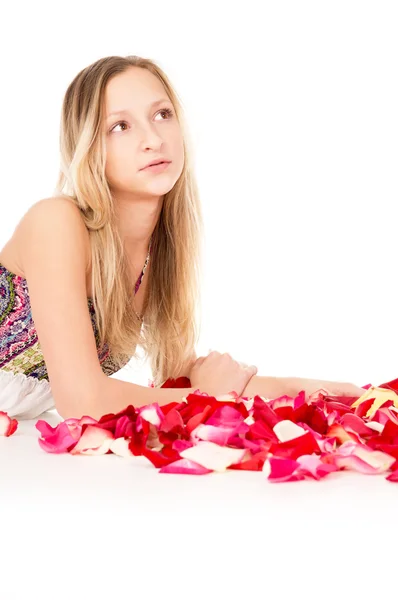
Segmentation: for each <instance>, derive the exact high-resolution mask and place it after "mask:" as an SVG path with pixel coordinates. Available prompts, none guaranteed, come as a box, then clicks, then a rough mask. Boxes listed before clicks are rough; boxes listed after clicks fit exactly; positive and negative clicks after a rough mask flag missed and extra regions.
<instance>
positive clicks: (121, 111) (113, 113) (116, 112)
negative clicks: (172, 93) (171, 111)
mask: <svg viewBox="0 0 398 600" xmlns="http://www.w3.org/2000/svg"><path fill="white" fill-rule="evenodd" d="M163 102H171V100H170V99H169V98H160V99H159V100H155V102H152V104H151V108H152V107H153V106H157V105H158V104H163ZM129 114H130V111H129V110H127V109H126V108H122V109H121V110H115V111H113V112H111V113H109V115H108V116H107V117H106V118H107V119H110V117H114V116H115V115H129Z"/></svg>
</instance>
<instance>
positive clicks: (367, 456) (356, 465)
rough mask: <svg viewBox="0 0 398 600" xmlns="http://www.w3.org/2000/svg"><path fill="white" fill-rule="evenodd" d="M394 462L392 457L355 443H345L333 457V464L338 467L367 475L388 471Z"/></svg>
mask: <svg viewBox="0 0 398 600" xmlns="http://www.w3.org/2000/svg"><path fill="white" fill-rule="evenodd" d="M394 462H395V458H394V457H393V456H390V455H389V454H386V453H385V452H381V451H380V450H372V449H371V448H367V447H366V446H364V445H363V444H356V443H355V442H345V443H344V444H342V445H341V446H340V448H339V449H338V452H337V454H336V455H335V456H334V464H336V465H337V466H338V467H340V468H341V467H346V468H348V469H351V470H353V471H359V472H360V473H366V474H369V475H372V474H377V473H384V472H385V471H388V469H389V468H390V467H391V465H392V464H394Z"/></svg>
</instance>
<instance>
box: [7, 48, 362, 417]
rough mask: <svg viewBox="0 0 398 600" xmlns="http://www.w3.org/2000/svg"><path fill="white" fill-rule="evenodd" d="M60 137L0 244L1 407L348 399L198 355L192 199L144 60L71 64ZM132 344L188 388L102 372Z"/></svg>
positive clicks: (164, 92)
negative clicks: (38, 194)
mask: <svg viewBox="0 0 398 600" xmlns="http://www.w3.org/2000/svg"><path fill="white" fill-rule="evenodd" d="M60 146H61V147H60V151H61V170H60V174H59V178H58V181H57V186H56V189H55V193H54V196H53V197H50V198H45V199H43V200H40V201H38V202H36V203H35V204H34V205H33V206H31V207H30V209H29V210H28V211H27V212H26V213H25V215H24V216H23V218H22V219H21V221H20V222H19V223H18V225H17V227H16V229H15V231H14V233H13V236H12V238H11V239H10V240H9V241H8V242H7V244H6V245H5V246H4V247H3V249H2V250H1V252H0V410H4V411H7V412H8V414H9V415H10V416H17V417H19V418H34V417H36V416H37V415H39V414H41V413H42V412H43V411H45V410H48V409H49V408H52V407H54V406H55V408H56V409H57V410H58V412H59V413H60V415H61V416H62V417H64V418H68V417H71V416H74V417H80V416H82V415H90V416H92V417H94V418H98V417H100V416H101V415H103V414H106V413H109V412H117V411H119V410H122V409H123V408H125V407H126V406H127V405H128V404H133V405H135V406H139V405H144V404H149V403H151V402H154V401H157V402H159V404H164V403H167V402H170V401H179V400H180V399H181V397H182V396H186V395H187V394H189V393H190V392H193V391H194V390H195V389H198V388H199V389H200V390H201V391H205V392H207V393H210V394H214V395H219V394H223V393H227V392H229V391H232V390H235V391H236V392H237V393H239V394H241V395H245V396H253V395H255V394H260V395H262V396H265V397H276V396H277V395H281V394H284V393H288V394H290V395H292V394H295V393H298V392H299V391H300V390H301V389H304V390H306V391H307V392H308V393H311V392H313V391H315V390H317V389H319V388H322V387H326V388H327V389H328V390H329V391H330V392H331V393H340V394H348V395H353V396H360V395H361V393H362V391H363V390H362V389H361V388H358V387H357V386H355V385H352V384H339V383H333V382H324V381H317V380H301V379H296V378H293V379H291V378H284V379H278V378H273V377H257V376H255V373H256V371H257V369H256V367H254V366H248V365H245V364H244V363H239V362H237V361H235V360H233V359H232V357H231V356H230V355H229V354H220V353H219V352H216V351H214V352H211V353H210V354H209V355H208V356H207V357H200V358H199V359H197V357H196V353H195V344H196V343H197V341H198V335H199V319H198V309H199V308H200V303H199V297H200V283H201V256H202V246H201V243H202V231H203V222H202V213H201V206H200V201H199V193H198V187H197V184H196V180H195V176H194V168H193V164H192V161H191V152H190V149H189V145H188V136H187V128H186V126H185V123H184V116H183V111H182V108H181V105H180V103H179V101H178V97H177V94H176V92H175V91H174V90H173V87H172V85H171V83H170V81H169V79H168V78H167V76H166V74H165V73H164V72H163V71H162V70H161V69H160V68H159V66H157V65H156V64H155V63H154V62H153V61H151V60H148V59H145V58H140V57H137V56H128V57H119V56H110V57H106V58H103V59H100V60H98V61H96V62H95V63H93V64H91V65H89V66H88V67H86V68H85V69H83V70H82V71H81V72H80V73H78V75H77V76H76V77H75V78H74V80H73V81H72V82H71V83H70V85H69V87H68V88H67V90H66V93H65V97H64V101H63V106H62V117H61V132H60ZM148 165H149V166H148ZM150 165H157V166H150ZM138 345H140V346H141V347H142V348H143V349H144V351H145V355H146V357H147V358H148V359H149V361H150V366H151V369H152V373H153V378H154V382H155V386H156V387H157V388H159V386H160V385H161V384H162V383H163V382H164V381H165V380H166V379H167V378H169V377H173V378H176V377H179V376H182V375H185V376H187V377H189V378H190V381H191V385H192V387H191V388H186V389H184V390H179V389H154V388H151V387H144V386H140V385H136V384H133V383H129V382H125V381H121V380H118V379H115V378H109V377H108V376H109V375H111V374H113V373H115V372H116V371H118V370H119V369H120V368H121V367H123V366H124V365H125V364H126V363H127V362H128V361H129V360H130V358H131V357H133V356H134V355H135V352H136V348H137V346H138Z"/></svg>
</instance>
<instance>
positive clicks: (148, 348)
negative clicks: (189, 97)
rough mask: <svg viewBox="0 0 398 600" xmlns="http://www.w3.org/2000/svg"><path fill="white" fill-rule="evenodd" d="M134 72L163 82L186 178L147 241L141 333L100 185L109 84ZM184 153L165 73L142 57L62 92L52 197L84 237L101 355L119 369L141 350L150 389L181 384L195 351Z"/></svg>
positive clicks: (194, 190)
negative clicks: (78, 218)
mask: <svg viewBox="0 0 398 600" xmlns="http://www.w3.org/2000/svg"><path fill="white" fill-rule="evenodd" d="M131 66H135V67H141V68H143V69H148V70H149V71H150V72H151V73H153V74H154V75H155V76H156V77H158V78H159V79H160V81H161V82H162V84H163V86H164V88H165V91H166V93H167V94H168V97H169V98H170V100H171V102H172V103H173V105H174V111H175V114H176V117H177V118H178V121H179V124H180V127H181V128H182V135H183V138H184V154H185V161H184V166H183V170H182V173H181V175H180V177H179V179H178V181H177V182H176V183H175V185H174V187H173V189H171V190H170V191H169V192H168V193H167V194H165V196H164V200H163V206H162V210H161V213H160V216H159V219H158V222H157V224H156V227H155V230H154V232H153V237H152V248H151V258H150V263H151V264H150V269H149V270H148V274H147V273H146V274H145V276H147V277H148V281H147V290H146V291H147V294H146V297H145V300H144V312H145V314H144V323H143V324H142V327H141V322H140V321H139V320H138V319H137V316H136V314H135V311H134V308H133V304H132V290H133V288H134V283H135V282H132V281H131V280H130V278H129V274H128V269H127V260H126V256H125V252H124V246H123V243H122V240H121V238H120V235H119V233H118V230H117V228H116V226H115V212H114V202H113V198H112V194H111V191H110V189H109V186H108V183H107V180H106V178H105V163H106V146H105V137H104V134H103V133H102V131H103V130H102V128H101V122H102V118H103V104H104V94H105V87H106V84H107V83H108V81H109V80H110V79H111V78H112V77H113V76H115V75H117V74H119V73H122V72H124V71H125V70H126V69H128V68H129V67H131ZM189 146H190V144H189V143H188V134H187V127H186V124H185V120H184V115H183V110H182V105H181V103H180V102H179V100H178V96H177V93H176V92H175V91H174V90H173V87H172V85H171V83H170V81H169V79H168V78H167V76H166V75H165V73H164V72H163V71H162V70H161V68H160V67H159V66H158V65H156V64H155V63H154V62H153V61H152V60H150V59H148V58H142V57H139V56H126V57H121V56H109V57H105V58H101V59H100V60H97V61H96V62H94V63H93V64H91V65H89V66H88V67H86V68H85V69H83V70H82V71H80V72H79V73H78V75H77V76H76V77H75V78H74V79H73V81H72V82H71V83H70V85H69V87H68V88H67V90H66V93H65V96H64V100H63V104H62V114H61V125H60V152H61V166H60V173H59V177H58V181H57V186H56V189H55V195H59V196H68V197H69V198H71V199H72V200H73V201H74V202H75V204H76V205H77V206H78V207H79V209H80V211H81V213H82V216H83V218H84V221H85V224H86V227H87V229H88V232H89V237H90V246H91V269H92V289H93V294H92V299H93V304H94V309H95V312H96V318H97V324H98V333H99V339H100V343H101V346H102V345H103V344H107V345H108V347H109V349H110V352H111V356H112V358H113V360H114V361H115V363H116V365H117V368H121V367H122V366H124V365H125V364H126V362H127V361H128V360H129V358H131V357H132V356H134V355H135V354H136V348H137V345H140V346H141V347H142V348H143V350H144V352H145V357H146V358H147V359H149V364H150V367H151V370H152V377H153V379H154V383H155V385H156V386H159V385H161V384H162V382H164V381H165V380H166V379H167V378H168V377H176V376H177V374H178V373H179V372H180V370H181V368H182V367H183V365H184V364H185V362H186V361H187V360H188V359H189V358H190V357H191V356H192V353H193V352H194V351H195V345H196V344H197V342H198V339H199V333H200V327H201V299H200V290H201V283H202V271H201V268H202V255H203V254H202V253H203V247H202V242H203V216H202V209H201V204H200V200H199V191H198V186H197V183H196V179H195V175H194V172H193V165H192V162H191V160H192V159H191V154H193V153H192V151H191V149H190V147H189Z"/></svg>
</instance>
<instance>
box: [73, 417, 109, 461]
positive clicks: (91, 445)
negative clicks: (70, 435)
mask: <svg viewBox="0 0 398 600" xmlns="http://www.w3.org/2000/svg"><path fill="white" fill-rule="evenodd" d="M113 440H114V437H113V434H112V433H111V432H110V431H108V430H107V429H102V428H101V427H97V426H96V425H87V428H86V429H85V430H84V433H83V435H82V436H81V438H80V440H79V441H78V442H77V444H76V446H74V447H73V448H72V450H70V453H71V454H90V455H92V456H94V455H100V454H107V452H109V449H110V447H111V444H112V441H113Z"/></svg>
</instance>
